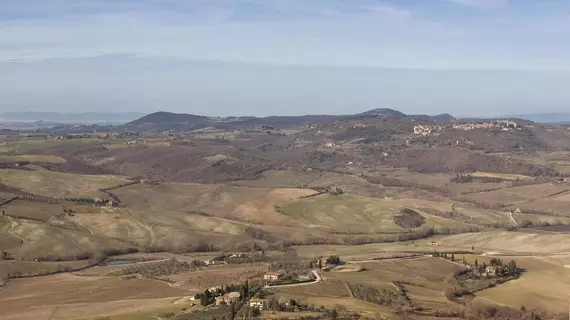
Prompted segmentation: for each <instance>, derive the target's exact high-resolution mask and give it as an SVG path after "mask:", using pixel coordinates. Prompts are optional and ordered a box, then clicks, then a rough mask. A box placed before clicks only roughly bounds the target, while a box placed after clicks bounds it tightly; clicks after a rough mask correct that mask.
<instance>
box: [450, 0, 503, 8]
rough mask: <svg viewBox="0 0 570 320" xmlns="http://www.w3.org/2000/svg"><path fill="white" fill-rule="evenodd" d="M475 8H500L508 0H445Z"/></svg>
mask: <svg viewBox="0 0 570 320" xmlns="http://www.w3.org/2000/svg"><path fill="white" fill-rule="evenodd" d="M445 1H448V2H453V3H456V4H460V5H463V6H468V7H475V8H501V7H505V6H507V5H508V4H509V0H445Z"/></svg>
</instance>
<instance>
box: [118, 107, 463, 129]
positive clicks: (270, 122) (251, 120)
mask: <svg viewBox="0 0 570 320" xmlns="http://www.w3.org/2000/svg"><path fill="white" fill-rule="evenodd" d="M362 117H383V118H395V119H398V118H399V119H404V118H413V119H420V120H426V121H434V122H448V121H454V120H455V118H454V117H453V116H451V115H449V114H440V115H433V116H431V115H406V114H404V113H402V112H400V111H397V110H393V109H388V108H378V109H373V110H369V111H365V112H362V113H358V114H353V115H299V116H268V117H248V116H240V117H208V116H200V115H194V114H186V113H171V112H166V111H159V112H154V113H151V114H148V115H145V116H143V117H141V118H139V119H137V120H134V121H131V122H129V123H128V124H127V126H130V127H131V128H132V127H135V128H136V127H138V126H142V127H144V129H149V127H153V129H156V130H183V129H185V130H188V129H192V130H195V129H200V128H205V127H214V128H219V129H239V128H244V127H250V126H266V127H268V128H269V129H271V128H280V129H285V128H293V127H300V126H307V125H324V124H328V123H331V122H334V121H339V120H343V119H354V118H362Z"/></svg>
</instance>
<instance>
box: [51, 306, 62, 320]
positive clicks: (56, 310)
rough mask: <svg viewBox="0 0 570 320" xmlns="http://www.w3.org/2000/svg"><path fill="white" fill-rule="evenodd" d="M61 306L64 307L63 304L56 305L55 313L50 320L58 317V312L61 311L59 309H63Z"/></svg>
mask: <svg viewBox="0 0 570 320" xmlns="http://www.w3.org/2000/svg"><path fill="white" fill-rule="evenodd" d="M61 307H63V305H57V306H55V308H54V310H53V313H52V314H51V316H50V317H49V319H50V320H55V319H56V318H57V314H58V313H59V310H61Z"/></svg>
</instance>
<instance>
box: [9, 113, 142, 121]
mask: <svg viewBox="0 0 570 320" xmlns="http://www.w3.org/2000/svg"><path fill="white" fill-rule="evenodd" d="M142 116H144V113H140V112H122V113H105V112H83V113H60V112H2V113H0V121H1V122H33V121H44V122H54V123H105V122H108V123H126V122H129V121H133V120H136V119H138V118H140V117H142Z"/></svg>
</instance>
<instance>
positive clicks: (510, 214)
mask: <svg viewBox="0 0 570 320" xmlns="http://www.w3.org/2000/svg"><path fill="white" fill-rule="evenodd" d="M507 214H508V215H509V219H510V220H511V221H512V223H513V224H514V225H515V227H518V226H519V223H518V222H517V221H516V220H515V218H513V213H512V212H510V211H509V212H507Z"/></svg>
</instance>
